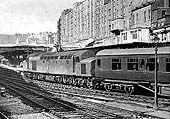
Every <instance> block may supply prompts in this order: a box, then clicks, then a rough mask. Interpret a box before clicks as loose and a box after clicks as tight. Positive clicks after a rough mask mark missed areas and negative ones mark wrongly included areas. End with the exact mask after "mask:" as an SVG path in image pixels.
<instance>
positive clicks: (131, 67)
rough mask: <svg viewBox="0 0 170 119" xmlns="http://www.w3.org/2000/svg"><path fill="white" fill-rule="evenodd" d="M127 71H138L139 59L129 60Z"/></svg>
mask: <svg viewBox="0 0 170 119" xmlns="http://www.w3.org/2000/svg"><path fill="white" fill-rule="evenodd" d="M127 69H128V70H138V59H137V58H135V59H132V58H129V59H127Z"/></svg>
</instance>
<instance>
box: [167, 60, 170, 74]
mask: <svg viewBox="0 0 170 119" xmlns="http://www.w3.org/2000/svg"><path fill="white" fill-rule="evenodd" d="M166 72H170V58H167V59H166Z"/></svg>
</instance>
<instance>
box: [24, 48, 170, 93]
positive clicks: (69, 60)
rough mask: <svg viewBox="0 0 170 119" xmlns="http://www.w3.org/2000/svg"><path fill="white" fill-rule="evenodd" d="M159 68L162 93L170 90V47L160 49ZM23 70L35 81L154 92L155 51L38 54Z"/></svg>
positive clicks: (112, 50) (110, 89)
mask: <svg viewBox="0 0 170 119" xmlns="http://www.w3.org/2000/svg"><path fill="white" fill-rule="evenodd" d="M156 66H157V73H158V87H159V93H161V91H164V90H165V89H166V91H170V90H169V89H170V47H169V46H165V47H158V55H157V65H156ZM23 69H24V70H23V71H22V72H23V73H24V74H25V76H27V78H30V79H33V80H45V81H51V82H56V83H64V84H67V85H75V86H83V87H88V88H91V89H92V88H99V89H105V90H107V91H112V90H119V91H125V92H127V93H133V92H135V91H136V90H138V89H145V90H148V91H151V92H154V90H153V89H154V88H153V87H154V73H155V51H154V48H130V49H103V50H99V51H97V50H75V51H63V52H55V53H36V54H32V55H30V56H28V58H27V59H26V60H25V61H24V62H23ZM166 91H165V92H166Z"/></svg>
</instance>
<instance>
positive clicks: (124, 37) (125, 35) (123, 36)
mask: <svg viewBox="0 0 170 119" xmlns="http://www.w3.org/2000/svg"><path fill="white" fill-rule="evenodd" d="M122 39H123V40H127V32H126V33H122Z"/></svg>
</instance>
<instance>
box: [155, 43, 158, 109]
mask: <svg viewBox="0 0 170 119" xmlns="http://www.w3.org/2000/svg"><path fill="white" fill-rule="evenodd" d="M157 53H158V46H157V43H155V98H154V99H155V105H154V108H155V109H157V108H158V88H157V87H158V72H157Z"/></svg>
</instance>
